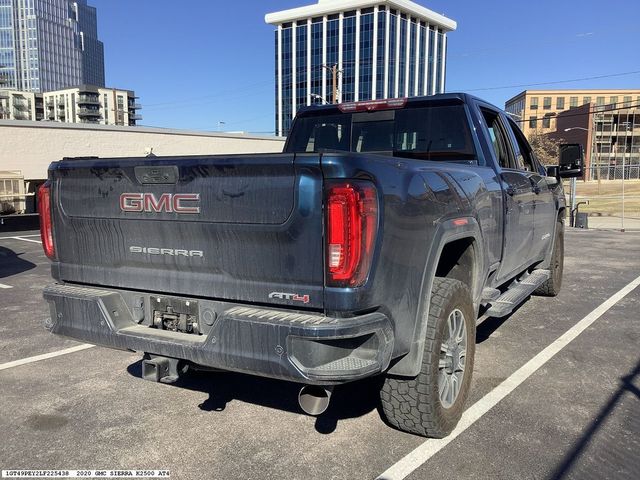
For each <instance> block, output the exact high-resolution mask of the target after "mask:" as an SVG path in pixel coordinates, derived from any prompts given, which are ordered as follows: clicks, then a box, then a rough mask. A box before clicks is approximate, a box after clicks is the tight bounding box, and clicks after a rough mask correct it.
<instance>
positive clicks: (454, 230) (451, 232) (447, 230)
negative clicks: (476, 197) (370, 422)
mask: <svg viewBox="0 0 640 480" xmlns="http://www.w3.org/2000/svg"><path fill="white" fill-rule="evenodd" d="M463 219H464V220H467V223H466V224H464V225H459V224H455V223H454V222H457V221H458V220H461V219H451V220H447V221H444V222H442V223H441V224H440V225H439V226H438V228H437V229H436V231H435V233H434V236H433V242H432V244H431V251H430V252H429V256H428V261H427V265H426V267H425V270H424V273H423V275H422V286H421V289H420V292H421V294H420V298H419V305H418V310H417V314H416V319H415V329H414V332H413V339H412V341H411V348H410V350H409V353H407V354H406V355H405V356H404V357H402V358H401V359H400V360H399V361H397V362H396V363H395V364H394V365H393V366H392V367H391V368H390V369H389V370H388V373H390V374H392V375H398V376H407V377H415V376H416V375H418V373H420V366H421V364H422V355H423V353H424V343H425V339H426V330H427V319H428V315H427V314H426V312H428V311H429V307H430V297H431V295H430V294H429V293H430V292H431V288H432V286H433V279H434V278H435V273H436V269H437V268H438V263H439V261H440V256H441V255H442V251H443V249H444V247H445V245H447V244H448V243H450V242H453V241H455V240H462V239H466V238H469V239H473V241H474V245H475V247H476V248H474V249H473V252H474V257H475V258H474V263H475V269H474V273H475V275H474V279H473V285H472V286H471V288H472V295H473V306H474V310H475V311H476V312H477V311H478V307H479V305H480V297H481V294H482V288H483V286H484V285H483V284H484V282H483V279H484V278H486V271H487V265H485V259H486V254H485V252H484V251H483V249H482V247H481V246H482V245H484V242H483V239H482V233H481V231H480V227H479V225H478V222H477V221H476V219H475V218H472V217H463ZM478 247H479V248H478Z"/></svg>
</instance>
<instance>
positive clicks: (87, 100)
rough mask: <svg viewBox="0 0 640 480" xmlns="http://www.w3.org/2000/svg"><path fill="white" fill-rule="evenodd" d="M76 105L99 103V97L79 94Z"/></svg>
mask: <svg viewBox="0 0 640 480" xmlns="http://www.w3.org/2000/svg"><path fill="white" fill-rule="evenodd" d="M78 105H100V98H99V97H98V96H93V95H80V96H78Z"/></svg>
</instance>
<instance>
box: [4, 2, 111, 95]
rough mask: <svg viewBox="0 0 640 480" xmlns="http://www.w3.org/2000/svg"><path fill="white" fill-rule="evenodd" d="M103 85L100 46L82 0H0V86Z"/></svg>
mask: <svg viewBox="0 0 640 480" xmlns="http://www.w3.org/2000/svg"><path fill="white" fill-rule="evenodd" d="M80 84H91V85H96V86H104V47H103V44H102V42H100V41H99V40H98V29H97V18H96V9H95V8H94V7H91V6H89V5H87V1H86V0H74V1H71V0H0V88H3V89H10V90H22V91H30V92H43V91H49V90H59V89H61V88H66V87H70V86H75V85H80Z"/></svg>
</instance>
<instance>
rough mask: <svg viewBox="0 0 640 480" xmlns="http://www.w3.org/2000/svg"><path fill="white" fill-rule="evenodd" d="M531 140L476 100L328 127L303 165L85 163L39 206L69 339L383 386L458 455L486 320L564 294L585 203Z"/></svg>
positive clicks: (314, 121)
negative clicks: (570, 244) (570, 201)
mask: <svg viewBox="0 0 640 480" xmlns="http://www.w3.org/2000/svg"><path fill="white" fill-rule="evenodd" d="M579 160H580V159H579V158H576V165H575V166H573V167H572V166H569V167H560V166H555V167H549V168H547V169H545V168H544V167H543V166H541V165H540V164H539V163H538V161H537V160H536V157H535V155H534V154H533V153H532V151H531V147H530V146H529V144H528V143H527V141H526V139H525V137H524V136H523V134H522V133H521V131H520V130H519V128H518V127H517V125H516V124H515V123H514V122H513V121H512V120H511V119H509V118H508V117H507V116H506V115H505V114H504V113H503V112H501V111H500V110H498V109H497V108H495V107H493V106H491V105H489V104H487V103H485V102H483V101H481V100H479V99H477V98H474V97H471V96H468V95H465V94H446V95H436V96H432V97H422V98H412V99H393V100H387V101H373V102H360V103H351V104H340V105H325V106H319V107H312V108H308V109H306V110H304V111H303V112H302V113H300V114H299V115H298V116H297V118H296V120H295V122H294V125H293V129H292V132H291V135H290V136H289V138H288V140H287V143H286V146H285V151H284V153H282V154H265V155H215V156H185V157H148V158H111V159H103V158H69V159H63V160H62V161H59V162H54V163H52V164H51V166H50V168H49V180H48V182H47V183H46V184H45V185H44V186H43V187H42V188H41V189H40V191H39V203H40V215H41V229H42V239H43V245H44V248H45V252H46V254H47V255H48V256H49V258H50V259H51V260H52V275H53V278H54V279H55V280H56V283H55V284H53V285H51V286H48V287H46V289H45V291H44V297H45V299H46V300H47V301H48V302H49V304H50V308H51V319H50V321H47V324H46V327H47V328H48V329H49V330H50V331H51V332H53V333H55V334H58V335H64V336H67V337H71V338H75V339H78V340H81V341H85V342H90V343H94V344H97V345H103V346H106V347H110V348H116V349H122V350H132V351H137V352H141V353H143V354H144V361H143V368H142V369H143V377H144V378H147V379H151V380H155V381H162V382H172V381H175V380H176V379H177V378H178V377H179V376H180V375H181V374H183V373H185V372H186V370H188V369H189V368H201V369H221V370H230V371H237V372H245V373H249V374H253V375H261V376H266V377H273V378H278V379H284V380H289V381H294V382H299V383H302V384H304V386H303V388H302V389H301V391H300V394H299V401H300V405H301V407H302V409H303V410H304V411H305V412H307V413H310V414H319V413H321V412H323V411H324V409H326V407H327V404H328V402H329V397H330V395H331V391H332V388H333V386H334V385H339V384H341V383H345V382H350V381H354V380H358V379H362V378H364V377H369V376H372V375H383V376H384V382H382V385H383V386H382V388H381V392H380V396H381V406H382V412H383V413H384V415H385V416H386V418H387V419H388V421H389V423H390V424H392V425H394V426H396V427H397V428H399V429H402V430H405V431H408V432H413V433H416V434H419V435H428V436H434V437H442V436H445V435H447V434H448V433H449V432H450V431H451V430H452V429H453V428H454V426H455V425H456V423H457V421H458V420H459V418H460V416H461V414H462V411H463V407H464V402H465V399H466V397H467V393H468V391H469V385H470V382H471V373H472V369H473V357H474V348H475V328H476V322H477V319H478V318H479V317H480V316H483V315H484V316H486V315H489V316H497V317H500V316H505V315H508V314H509V313H510V312H511V311H512V310H513V309H514V308H516V307H517V306H518V305H519V304H520V303H521V302H522V301H524V300H525V299H526V298H527V297H528V296H529V295H530V294H532V293H537V294H542V295H549V296H553V295H556V294H557V293H558V290H559V289H560V284H561V281H562V264H563V232H564V218H565V200H564V195H563V190H562V183H561V182H560V178H561V177H563V176H576V175H579V174H580V169H581V164H580V161H579Z"/></svg>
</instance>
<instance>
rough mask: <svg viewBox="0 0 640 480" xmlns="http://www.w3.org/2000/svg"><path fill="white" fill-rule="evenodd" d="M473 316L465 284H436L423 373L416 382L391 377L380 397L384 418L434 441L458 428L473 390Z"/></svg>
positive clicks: (443, 281)
mask: <svg viewBox="0 0 640 480" xmlns="http://www.w3.org/2000/svg"><path fill="white" fill-rule="evenodd" d="M474 312H475V311H474V308H473V302H472V299H471V293H470V292H469V289H468V288H467V286H466V285H465V284H464V283H462V282H460V281H459V280H454V279H450V278H436V279H435V280H434V282H433V288H432V291H431V301H430V305H429V313H428V318H427V332H426V339H425V345H424V355H423V358H422V365H421V370H420V373H419V374H418V375H417V376H416V377H414V378H401V377H393V376H391V375H387V377H386V378H385V380H384V384H383V386H382V390H381V392H380V397H381V403H382V411H383V414H384V416H385V417H386V419H387V421H388V422H389V423H390V424H391V425H392V426H394V427H396V428H398V429H399V430H403V431H405V432H409V433H415V434H417V435H422V436H428V437H435V438H442V437H445V436H447V435H448V434H449V433H451V431H452V430H453V429H454V428H455V426H456V424H457V423H458V421H459V420H460V417H461V416H462V412H463V408H464V404H465V402H466V399H467V395H468V393H469V388H470V385H471V372H472V371H473V357H474V352H475V345H476V344H475V340H476V318H475V315H474Z"/></svg>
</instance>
